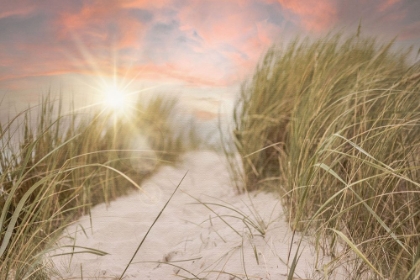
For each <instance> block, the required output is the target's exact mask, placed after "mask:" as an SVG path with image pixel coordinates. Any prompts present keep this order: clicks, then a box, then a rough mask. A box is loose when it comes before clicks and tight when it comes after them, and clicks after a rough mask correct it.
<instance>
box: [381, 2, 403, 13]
mask: <svg viewBox="0 0 420 280" xmlns="http://www.w3.org/2000/svg"><path fill="white" fill-rule="evenodd" d="M398 2H401V0H386V1H385V2H383V3H382V4H381V5H380V6H379V11H380V12H383V11H385V10H387V9H389V8H391V7H392V6H394V5H395V4H396V3H398Z"/></svg>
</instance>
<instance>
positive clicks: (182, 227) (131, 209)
mask: <svg viewBox="0 0 420 280" xmlns="http://www.w3.org/2000/svg"><path fill="white" fill-rule="evenodd" d="M187 171H188V173H187V175H186V177H185V179H184V181H183V182H182V183H181V186H180V188H179V190H178V191H177V193H176V194H175V196H174V197H173V199H172V200H171V201H170V203H169V205H168V206H167V208H166V209H165V211H164V212H163V214H162V215H161V217H160V219H159V220H158V221H157V223H156V224H155V226H154V227H153V228H152V230H151V232H150V234H149V235H148V237H147V238H146V240H145V243H144V244H143V246H142V247H141V248H140V250H139V252H138V253H137V255H136V257H135V258H134V260H133V263H132V264H131V265H130V267H129V268H128V270H127V272H126V274H125V276H124V279H185V278H190V279H191V278H192V279H196V278H200V279H247V278H248V279H286V278H287V274H288V266H287V265H286V263H287V258H288V254H289V250H290V243H291V239H292V233H291V232H290V230H289V227H288V225H287V223H286V222H285V219H284V217H283V216H282V215H283V212H282V209H281V206H280V204H279V202H278V199H276V198H275V197H274V195H272V194H265V193H260V194H249V195H247V194H243V195H235V193H234V190H233V188H232V186H231V183H230V178H229V174H228V169H227V167H226V164H225V163H224V161H223V160H222V157H221V156H219V155H217V154H215V153H212V152H194V153H189V154H187V155H186V156H185V158H184V160H183V161H182V162H181V163H180V164H179V165H178V166H177V167H170V166H166V167H163V168H161V169H160V170H159V171H158V173H157V174H155V175H154V176H152V177H151V178H150V179H148V180H147V181H146V182H145V183H144V184H143V188H144V191H143V192H136V193H133V194H131V195H130V196H127V197H121V198H119V199H117V200H116V201H114V202H112V203H111V205H110V206H109V207H106V206H105V205H103V204H102V205H98V206H96V207H94V208H93V209H92V225H91V223H90V219H89V217H88V216H84V217H82V218H81V219H79V220H78V221H77V222H76V223H75V224H74V225H72V226H70V227H68V228H67V230H66V233H65V236H63V238H62V239H61V241H60V245H72V244H73V243H75V244H76V245H77V246H84V247H89V248H95V249H99V250H102V251H105V252H107V253H108V255H105V256H97V255H93V254H87V253H82V254H75V255H73V256H72V257H70V256H69V255H65V256H59V257H53V258H52V260H53V262H54V264H55V266H56V268H57V269H58V271H59V273H60V274H61V276H60V277H59V276H57V277H56V278H55V279H80V278H82V277H83V279H118V277H119V276H120V275H121V273H122V272H123V271H124V269H125V267H126V265H127V264H128V263H129V261H130V259H131V257H132V256H133V254H134V252H135V250H136V248H137V247H138V245H139V244H140V242H141V240H142V239H143V236H144V235H145V233H146V232H147V230H148V229H149V227H150V225H151V224H152V223H153V220H154V219H155V217H156V216H157V215H158V213H159V212H160V210H161V209H162V207H163V205H164V204H165V203H166V201H167V200H168V198H169V196H170V195H171V193H172V192H173V191H174V189H175V188H176V186H177V185H178V184H179V182H180V181H181V179H182V177H183V176H184V175H185V173H186V172H187ZM190 196H193V197H195V198H197V199H199V200H200V201H202V202H204V203H207V206H208V207H209V208H211V210H210V209H208V208H207V207H206V206H205V205H203V204H200V203H197V201H196V200H194V199H193V198H191V197H190ZM209 203H216V204H220V205H215V204H209ZM222 205H224V206H222ZM216 213H217V214H216ZM221 218H222V219H223V220H222V219H221ZM244 218H245V219H244ZM247 219H249V221H248V220H247ZM253 223H254V224H256V225H258V226H255V227H253V225H252V224H253ZM227 224H229V226H228V225H227ZM82 228H83V229H84V230H85V232H84V231H83V230H82ZM255 228H257V229H259V230H260V231H262V232H263V233H264V236H263V235H262V234H261V233H260V232H259V231H258V230H256V229H255ZM85 233H86V234H85ZM298 239H299V238H298V237H295V240H298ZM294 243H297V242H296V241H295V242H294ZM302 246H303V252H302V255H301V258H300V261H299V264H298V267H297V269H296V274H295V277H296V279H305V278H308V279H315V278H317V277H316V274H314V271H315V270H314V262H315V259H316V256H315V254H314V252H313V250H311V248H312V247H311V246H309V245H308V244H307V243H304V244H303V245H302ZM296 247H297V246H296V244H293V246H292V248H291V249H292V256H291V258H293V256H294V254H293V252H294V251H295V250H296ZM80 250H82V249H79V251H80ZM68 251H69V249H68V248H62V249H57V250H55V251H54V252H53V253H51V255H52V254H59V253H63V252H68ZM326 261H327V260H326ZM159 262H161V263H159ZM332 279H338V276H337V275H336V276H334V278H332Z"/></svg>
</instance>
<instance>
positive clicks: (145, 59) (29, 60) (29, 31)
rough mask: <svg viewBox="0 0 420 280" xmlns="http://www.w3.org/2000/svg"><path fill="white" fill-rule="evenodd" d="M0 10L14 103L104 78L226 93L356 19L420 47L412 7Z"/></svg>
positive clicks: (301, 0)
mask: <svg viewBox="0 0 420 280" xmlns="http://www.w3.org/2000/svg"><path fill="white" fill-rule="evenodd" d="M0 7H1V8H0V95H2V96H6V97H10V96H12V95H13V96H15V95H16V96H18V94H19V93H20V92H26V94H25V95H24V96H25V97H24V99H22V100H19V102H25V101H27V100H28V99H30V98H31V96H32V95H31V94H33V95H35V92H36V91H40V90H41V91H42V90H44V91H45V90H47V89H48V88H51V87H55V86H58V87H59V88H60V90H62V91H64V92H65V91H66V90H67V87H69V86H70V85H72V86H74V87H75V88H77V85H78V83H79V82H78V81H80V83H81V84H82V83H83V84H86V83H87V84H89V83H92V84H94V83H96V82H97V81H98V78H99V79H102V80H104V79H106V78H107V77H112V76H113V75H116V76H118V77H120V80H124V83H128V82H130V81H134V82H135V83H138V82H139V81H147V82H148V83H149V84H153V83H156V84H162V83H167V84H170V83H177V84H182V85H186V86H188V87H201V88H204V87H206V88H226V87H230V86H234V85H237V84H238V83H240V82H241V81H242V80H243V79H244V78H246V77H247V76H249V75H251V74H252V71H253V69H254V67H255V65H256V63H257V61H258V60H259V58H260V57H261V55H263V53H264V51H265V50H266V49H267V48H268V47H269V46H270V45H272V44H273V43H275V42H282V41H283V42H285V41H286V42H287V40H290V38H292V37H294V36H296V35H298V34H305V35H310V36H318V35H322V34H324V33H326V32H328V31H330V30H331V29H332V28H336V29H337V30H352V31H355V30H356V28H357V25H358V23H359V21H361V22H362V27H363V31H364V32H365V34H375V35H378V36H380V37H385V38H392V37H395V36H397V44H400V45H403V46H407V45H414V46H415V47H416V48H418V47H419V46H420V1H418V0H370V1H366V0H223V1H222V0H220V1H219V0H153V1H149V0H118V1H116V0H115V1H114V0H71V1H70V0H68V1H64V0H63V1H57V0H43V1H33V0H18V1H9V0H0ZM67 81H71V82H67ZM82 81H83V82H82ZM95 86H96V85H95ZM32 92H33V93H32Z"/></svg>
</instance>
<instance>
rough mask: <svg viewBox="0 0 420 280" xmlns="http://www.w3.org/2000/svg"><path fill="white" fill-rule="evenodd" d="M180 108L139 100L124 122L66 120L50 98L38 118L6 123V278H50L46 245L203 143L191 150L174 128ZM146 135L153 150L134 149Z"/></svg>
mask: <svg viewBox="0 0 420 280" xmlns="http://www.w3.org/2000/svg"><path fill="white" fill-rule="evenodd" d="M176 102H177V101H176V100H175V99H168V98H166V99H164V98H162V97H157V98H155V99H153V100H151V101H150V102H149V103H148V104H147V105H143V104H141V102H138V104H137V105H136V106H135V107H136V111H135V113H134V114H133V115H132V118H131V119H130V120H124V119H117V118H114V117H115V116H113V115H112V114H111V113H107V114H106V113H104V112H103V111H99V110H98V111H97V112H91V113H89V114H88V113H74V112H73V113H70V114H68V115H63V114H61V105H60V103H58V104H57V103H54V102H50V100H49V99H48V98H47V99H45V100H44V101H43V102H42V104H41V105H40V109H39V111H37V115H38V117H37V119H36V120H31V117H33V114H32V113H33V112H31V110H28V111H26V112H23V113H21V114H19V115H18V116H16V117H15V118H14V119H12V120H11V121H10V122H9V123H7V124H5V125H2V126H1V125H0V135H1V140H0V209H1V216H0V279H49V277H48V275H47V272H46V271H47V270H46V269H45V266H44V265H45V260H44V259H43V255H44V254H45V252H46V250H47V249H48V248H47V247H46V245H47V244H50V243H51V242H53V241H54V239H55V238H56V237H57V236H58V234H60V231H61V230H62V229H63V228H64V227H65V226H66V225H68V223H69V222H71V221H72V220H74V219H75V218H76V217H78V216H80V215H82V214H88V213H89V209H90V207H91V206H93V205H95V204H98V203H101V202H109V201H110V200H112V199H114V198H116V197H117V196H120V195H123V194H125V193H127V192H128V191H129V190H130V189H135V188H139V184H140V182H141V181H142V180H143V179H144V178H146V177H147V176H148V175H149V174H150V173H151V172H153V171H154V170H155V169H156V167H157V166H159V165H160V164H161V163H164V162H173V161H175V160H176V159H177V156H179V155H180V153H182V152H184V151H186V150H187V149H191V148H193V147H192V146H193V145H192V144H191V143H196V142H197V141H199V140H198V138H195V139H190V142H189V143H190V144H189V146H186V145H185V142H184V141H183V139H182V133H181V134H179V133H178V134H176V133H175V132H174V131H173V130H172V129H171V126H170V122H169V120H170V118H172V117H173V115H174V114H176V112H175V107H176ZM184 134H191V132H189V131H186V132H185V133H184ZM191 135H192V134H191ZM139 136H140V137H141V138H140V139H146V140H147V142H148V146H146V147H143V148H142V147H140V148H138V149H137V148H136V146H135V145H134V146H133V145H131V144H132V143H133V141H134V142H135V141H136V139H139V138H136V137H139ZM133 139H134V140H133ZM134 144H136V143H134ZM197 145H198V144H197ZM133 147H134V148H133ZM133 162H135V163H136V162H145V163H146V165H142V166H140V167H139V166H138V165H135V166H133ZM143 167H144V169H141V168H143ZM139 168H140V169H139ZM90 252H91V253H92V254H101V253H102V252H99V251H95V250H90Z"/></svg>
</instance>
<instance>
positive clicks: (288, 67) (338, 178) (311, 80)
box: [232, 30, 420, 279]
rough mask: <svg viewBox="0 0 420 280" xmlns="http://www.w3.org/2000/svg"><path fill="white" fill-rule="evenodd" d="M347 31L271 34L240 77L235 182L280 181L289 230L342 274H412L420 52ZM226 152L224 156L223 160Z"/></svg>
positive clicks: (251, 185) (419, 256)
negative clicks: (277, 37)
mask: <svg viewBox="0 0 420 280" xmlns="http://www.w3.org/2000/svg"><path fill="white" fill-rule="evenodd" d="M412 55H413V54H412V53H411V51H410V50H409V49H408V50H402V49H396V48H395V46H394V43H393V42H389V43H379V42H378V40H377V39H375V38H371V37H364V36H362V35H361V34H360V30H359V31H358V32H357V33H355V34H353V35H351V36H345V35H342V34H329V35H327V36H325V37H323V38H320V39H317V40H312V39H296V40H294V41H293V42H291V43H290V44H289V45H287V46H285V47H284V46H278V45H276V46H273V47H272V48H271V49H270V50H269V51H268V52H267V54H266V55H265V57H264V58H263V59H262V61H261V62H260V64H259V65H258V67H257V69H256V71H255V73H254V75H253V77H252V78H251V79H250V80H249V81H247V82H245V83H244V84H243V86H242V88H241V92H240V97H239V99H238V101H237V104H236V106H235V108H236V111H235V113H234V118H235V121H234V126H235V127H234V141H235V145H236V148H237V151H238V152H239V154H240V155H241V158H242V164H241V165H242V166H241V167H240V168H238V167H237V166H232V170H233V172H235V170H240V171H236V176H239V177H241V178H242V179H243V180H244V181H245V182H246V184H245V185H246V189H247V190H248V191H252V190H262V189H264V190H270V191H275V192H278V193H280V195H281V197H282V202H283V206H284V207H285V210H286V211H287V213H288V220H289V223H290V226H291V228H292V230H294V231H296V232H305V233H308V234H311V235H312V236H315V237H316V244H315V245H316V248H317V250H318V251H320V252H321V251H322V252H323V253H328V254H330V255H331V256H333V258H334V260H335V261H334V262H333V263H332V264H331V265H330V266H329V267H324V268H321V269H323V270H324V271H325V270H329V271H332V270H334V267H335V266H338V265H345V266H346V267H347V269H348V270H349V273H350V278H351V279H419V277H420V245H419V244H420V102H419V100H420V64H419V63H415V64H413V63H410V59H411V61H412V58H413V56H412ZM232 164H234V161H232Z"/></svg>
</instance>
